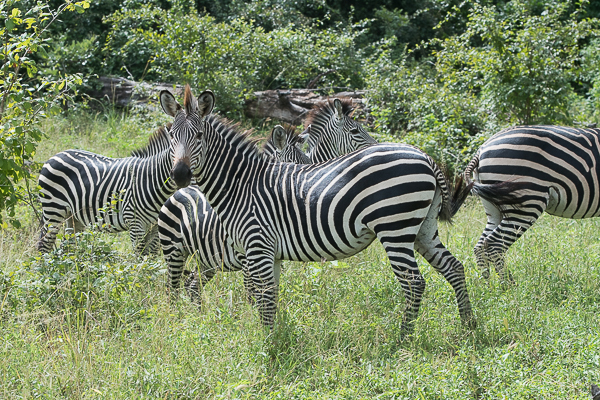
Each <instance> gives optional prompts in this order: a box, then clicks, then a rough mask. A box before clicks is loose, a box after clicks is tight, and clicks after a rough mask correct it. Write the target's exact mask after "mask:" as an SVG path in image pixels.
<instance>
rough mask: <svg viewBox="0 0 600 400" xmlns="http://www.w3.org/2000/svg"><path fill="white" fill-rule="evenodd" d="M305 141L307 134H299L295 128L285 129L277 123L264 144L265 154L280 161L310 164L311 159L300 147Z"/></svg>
mask: <svg viewBox="0 0 600 400" xmlns="http://www.w3.org/2000/svg"><path fill="white" fill-rule="evenodd" d="M305 141H306V136H302V135H297V134H296V129H295V128H293V127H290V128H288V129H285V128H284V127H283V126H281V125H276V126H275V127H274V128H273V130H272V131H271V135H270V136H269V138H268V139H267V142H266V143H265V145H264V146H263V154H264V156H265V157H268V158H272V159H274V160H276V161H279V162H291V163H294V164H309V163H310V159H309V158H308V156H307V155H306V154H304V152H303V151H302V150H300V147H299V146H302V145H303V144H304V143H305Z"/></svg>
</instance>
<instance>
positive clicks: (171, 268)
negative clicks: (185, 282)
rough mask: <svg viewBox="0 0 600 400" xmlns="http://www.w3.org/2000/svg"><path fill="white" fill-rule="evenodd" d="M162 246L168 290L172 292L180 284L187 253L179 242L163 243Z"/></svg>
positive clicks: (175, 290)
mask: <svg viewBox="0 0 600 400" xmlns="http://www.w3.org/2000/svg"><path fill="white" fill-rule="evenodd" d="M162 248H163V255H164V257H165V261H166V262H167V277H168V281H169V282H168V291H169V292H171V293H173V294H174V293H176V292H178V291H179V288H180V286H181V284H180V280H181V274H182V273H183V269H184V267H185V262H186V260H187V258H188V257H189V253H188V251H187V250H186V249H185V247H184V246H183V244H181V243H169V244H168V246H166V245H165V243H163V246H162Z"/></svg>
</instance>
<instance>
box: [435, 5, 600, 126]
mask: <svg viewBox="0 0 600 400" xmlns="http://www.w3.org/2000/svg"><path fill="white" fill-rule="evenodd" d="M534 5H535V4H532V3H529V2H526V1H521V0H513V1H511V2H508V3H507V4H506V6H505V7H492V6H482V5H480V4H477V3H476V4H474V5H473V9H472V11H471V13H470V16H469V22H468V23H467V30H466V31H465V32H464V33H463V34H462V35H459V36H455V37H452V38H449V39H446V40H445V41H443V42H439V44H440V45H441V46H442V48H441V50H440V51H439V52H437V53H436V58H437V68H438V71H439V72H440V73H441V74H442V75H443V76H444V84H445V86H447V87H452V88H453V89H454V90H457V91H471V92H475V93H477V92H479V91H480V92H481V95H480V98H481V101H482V103H483V104H485V105H486V106H487V107H489V109H490V110H491V112H492V113H494V114H497V115H498V118H499V119H500V120H502V121H503V122H504V121H505V122H508V123H518V124H527V125H528V124H538V123H546V124H547V123H562V124H571V123H572V121H573V117H572V116H570V115H569V113H568V108H569V107H568V106H569V97H570V95H571V94H572V93H573V88H572V86H571V83H572V82H575V81H577V80H578V78H579V74H580V71H579V66H580V64H581V62H582V53H581V50H582V43H584V40H585V39H587V38H589V37H592V36H594V35H596V34H597V30H596V28H597V21H595V20H589V19H581V18H580V15H579V14H581V13H583V10H582V9H581V8H578V9H577V10H576V11H575V12H573V13H571V14H570V15H569V14H568V13H567V12H568V10H569V7H570V3H569V2H566V1H561V2H558V1H557V2H548V3H547V4H546V5H545V7H544V10H543V11H542V12H541V14H540V15H535V14H533V12H532V8H533V6H534ZM475 44H477V45H475Z"/></svg>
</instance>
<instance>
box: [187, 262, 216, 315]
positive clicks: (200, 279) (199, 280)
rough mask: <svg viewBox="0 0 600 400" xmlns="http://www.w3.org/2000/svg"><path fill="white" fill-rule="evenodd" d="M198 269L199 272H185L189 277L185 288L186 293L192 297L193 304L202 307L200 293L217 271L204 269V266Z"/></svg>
mask: <svg viewBox="0 0 600 400" xmlns="http://www.w3.org/2000/svg"><path fill="white" fill-rule="evenodd" d="M198 267H199V270H197V271H188V270H185V271H183V274H184V275H185V276H187V278H186V280H185V282H184V283H183V287H184V288H185V291H186V293H187V294H188V296H189V297H190V300H191V301H192V303H194V304H196V305H198V307H200V305H201V304H202V297H201V296H200V291H201V290H202V288H203V287H204V286H205V285H206V284H207V283H208V282H210V280H211V279H212V278H213V277H214V276H215V270H214V269H207V268H203V266H202V265H199V266H198Z"/></svg>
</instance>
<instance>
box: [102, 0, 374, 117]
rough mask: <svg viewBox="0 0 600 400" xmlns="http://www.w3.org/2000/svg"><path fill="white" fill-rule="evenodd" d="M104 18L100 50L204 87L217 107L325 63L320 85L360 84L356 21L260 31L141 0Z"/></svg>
mask: <svg viewBox="0 0 600 400" xmlns="http://www.w3.org/2000/svg"><path fill="white" fill-rule="evenodd" d="M107 21H109V22H110V23H112V24H113V29H112V31H111V33H110V34H109V36H108V39H107V45H106V48H105V51H106V52H107V53H111V52H113V51H114V52H116V53H117V54H118V57H120V61H119V62H122V64H124V65H126V66H127V67H128V69H129V70H130V71H132V70H135V71H140V70H142V65H145V64H146V63H149V64H148V65H147V72H144V74H146V75H145V76H152V77H155V78H153V79H160V80H164V81H176V82H181V83H183V82H187V83H190V84H191V85H193V86H195V87H198V88H211V89H212V90H214V91H215V92H216V94H217V96H218V99H219V102H218V105H219V107H220V108H221V110H227V111H231V110H239V109H240V106H241V104H242V102H243V100H244V98H245V97H246V95H247V94H248V93H251V92H253V91H255V90H264V89H277V88H288V87H306V85H307V84H308V83H309V81H310V80H311V79H313V78H314V77H316V76H317V75H319V74H320V73H322V72H327V71H331V70H333V72H332V73H329V74H327V75H325V76H324V77H323V78H322V84H323V85H344V86H360V85H361V84H362V80H361V78H362V76H361V74H360V63H359V61H358V58H357V57H356V50H355V48H354V41H355V38H356V37H357V36H358V35H359V34H360V33H361V32H362V31H361V30H359V29H357V27H349V28H342V27H338V28H335V29H326V30H323V31H317V30H316V29H307V30H296V29H295V28H293V26H288V27H284V28H278V29H275V30H272V31H270V32H266V31H265V30H264V29H263V28H261V27H256V26H254V24H253V23H252V21H248V20H244V19H235V20H233V21H230V22H217V21H216V20H215V18H213V17H212V16H210V15H204V16H200V15H198V13H197V12H196V10H194V9H193V8H192V7H188V6H184V5H182V4H180V3H179V2H175V3H174V4H173V8H172V9H170V10H162V9H159V8H157V7H154V6H152V5H146V6H143V7H141V8H139V9H136V10H122V11H118V12H116V13H115V14H113V15H112V16H111V17H110V18H109V19H107ZM117 49H120V50H117ZM109 61H110V60H109ZM107 62H108V61H107ZM111 62H112V61H111ZM145 69H146V66H145V67H144V71H145ZM135 78H136V79H140V78H142V76H135Z"/></svg>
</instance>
